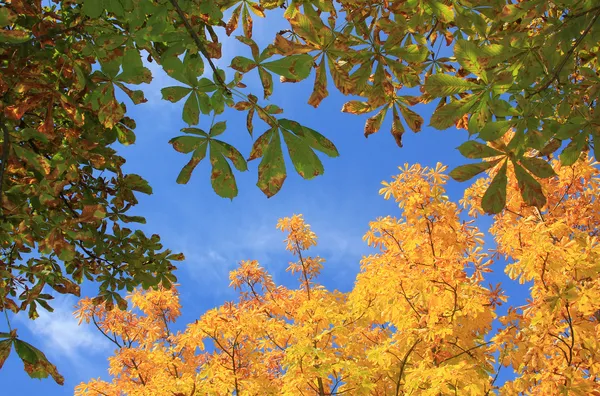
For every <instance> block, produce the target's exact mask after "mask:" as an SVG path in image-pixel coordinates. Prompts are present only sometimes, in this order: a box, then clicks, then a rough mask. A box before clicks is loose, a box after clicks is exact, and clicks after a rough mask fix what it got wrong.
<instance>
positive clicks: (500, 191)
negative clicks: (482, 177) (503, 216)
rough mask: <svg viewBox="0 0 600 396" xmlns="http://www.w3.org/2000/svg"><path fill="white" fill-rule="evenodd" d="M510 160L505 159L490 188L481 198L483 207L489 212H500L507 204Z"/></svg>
mask: <svg viewBox="0 0 600 396" xmlns="http://www.w3.org/2000/svg"><path fill="white" fill-rule="evenodd" d="M507 163H508V160H505V161H504V165H502V167H501V168H500V170H499V171H498V173H496V176H494V178H493V179H492V182H491V183H490V185H489V187H488V189H487V190H486V191H485V193H484V194H483V198H482V199H481V207H482V209H483V210H485V211H486V212H487V213H490V214H496V213H500V212H501V211H502V209H504V207H505V206H506V185H507V183H508V178H507V175H506V170H507Z"/></svg>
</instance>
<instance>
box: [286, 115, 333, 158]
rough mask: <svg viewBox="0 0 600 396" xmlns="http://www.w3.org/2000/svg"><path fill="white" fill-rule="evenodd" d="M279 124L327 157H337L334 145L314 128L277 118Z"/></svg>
mask: <svg viewBox="0 0 600 396" xmlns="http://www.w3.org/2000/svg"><path fill="white" fill-rule="evenodd" d="M279 125H280V126H281V127H283V128H285V129H287V130H289V131H291V132H294V134H296V135H297V136H301V137H302V138H303V139H304V141H305V142H306V143H308V145H309V146H310V147H311V148H313V149H314V150H318V151H320V152H322V153H323V154H326V155H328V156H329V157H337V156H339V155H340V153H339V152H338V150H337V148H336V147H335V145H334V144H333V143H332V142H331V141H330V140H329V139H327V138H326V137H325V136H323V135H321V134H320V133H319V132H317V131H315V130H314V129H311V128H308V127H306V126H303V125H301V124H300V123H298V122H296V121H292V120H288V119H285V118H282V119H280V120H279Z"/></svg>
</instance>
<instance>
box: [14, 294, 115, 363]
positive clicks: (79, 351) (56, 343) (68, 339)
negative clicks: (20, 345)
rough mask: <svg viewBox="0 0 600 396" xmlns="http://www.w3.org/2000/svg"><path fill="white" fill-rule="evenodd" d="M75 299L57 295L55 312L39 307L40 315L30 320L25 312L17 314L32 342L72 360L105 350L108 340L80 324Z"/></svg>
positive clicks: (107, 347) (60, 356) (108, 345)
mask: <svg viewBox="0 0 600 396" xmlns="http://www.w3.org/2000/svg"><path fill="white" fill-rule="evenodd" d="M75 303H76V299H75V298H74V297H71V296H68V297H67V296H59V297H57V298H56V299H55V300H53V301H52V307H53V308H54V312H51V313H50V312H47V311H45V310H44V309H40V310H39V314H40V317H39V318H37V319H36V320H29V319H28V318H27V317H26V316H25V315H18V316H16V318H17V321H19V322H21V323H23V324H24V325H25V326H26V327H27V329H28V330H29V331H30V332H31V333H33V334H34V335H35V336H36V338H37V340H36V342H34V344H35V345H36V346H37V347H39V349H41V350H42V351H44V352H47V353H48V354H49V355H51V356H53V357H55V358H59V359H64V358H66V359H68V360H69V361H70V362H71V363H72V364H77V365H79V364H82V363H86V362H87V360H88V359H89V358H91V357H92V356H93V355H97V354H100V353H106V352H107V351H109V350H110V343H109V342H108V340H106V339H104V338H103V336H102V335H101V334H100V333H99V332H98V331H96V329H94V328H92V327H91V326H84V325H82V326H79V325H78V321H77V319H76V318H75V317H74V316H73V311H74V310H75V308H74V306H75Z"/></svg>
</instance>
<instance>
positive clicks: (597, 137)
mask: <svg viewBox="0 0 600 396" xmlns="http://www.w3.org/2000/svg"><path fill="white" fill-rule="evenodd" d="M592 138H593V139H594V157H595V158H596V162H600V134H593V135H592Z"/></svg>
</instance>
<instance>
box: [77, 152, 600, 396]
mask: <svg viewBox="0 0 600 396" xmlns="http://www.w3.org/2000/svg"><path fill="white" fill-rule="evenodd" d="M553 166H554V169H555V171H556V173H557V176H556V177H552V178H549V179H545V180H543V181H542V182H543V188H544V194H545V195H546V196H547V197H548V202H547V204H546V206H545V207H543V208H540V209H538V208H534V207H529V206H527V205H526V204H525V203H524V201H523V198H522V197H521V195H520V194H519V191H518V186H517V183H518V182H517V180H516V178H515V177H514V174H513V173H511V172H512V171H511V170H510V169H509V172H508V184H509V189H508V190H509V194H508V197H507V207H506V209H505V210H504V211H503V212H502V213H500V214H498V215H497V216H496V217H495V220H494V223H493V225H492V227H491V229H490V233H491V235H492V236H493V238H494V240H495V243H496V245H495V248H494V250H492V251H489V250H488V249H484V235H483V233H482V232H480V231H479V230H478V228H477V227H476V226H475V225H474V218H475V217H477V216H478V215H479V214H480V213H479V212H478V208H480V206H481V205H480V201H481V197H482V196H483V193H484V191H485V190H486V188H487V185H488V184H489V182H490V178H491V177H492V176H493V174H494V172H495V170H491V171H490V178H488V179H487V180H481V181H478V182H477V183H475V184H474V185H473V186H472V187H471V188H469V189H467V191H466V192H465V196H464V199H463V200H461V202H460V205H458V204H456V203H454V202H452V201H450V200H449V198H448V197H447V196H446V195H445V183H446V180H447V176H446V175H445V173H444V172H445V170H446V168H445V167H444V166H442V165H440V164H438V165H437V166H436V167H435V168H433V169H431V168H427V167H422V166H420V165H412V166H409V165H405V166H404V167H402V168H401V169H400V170H401V172H400V174H399V175H398V176H396V177H395V178H394V179H393V180H392V181H391V182H389V183H387V182H386V183H384V187H383V188H382V189H381V191H380V193H381V194H382V195H383V197H384V198H385V199H394V200H395V201H396V202H397V203H398V206H399V208H400V216H398V217H392V216H387V217H383V218H379V219H377V220H376V221H374V222H372V223H371V224H370V229H369V231H368V232H367V233H366V235H365V237H364V239H365V241H366V242H367V243H368V244H369V245H370V246H373V247H375V248H377V249H378V252H377V253H376V254H372V255H369V256H366V257H364V258H363V260H362V262H361V271H360V273H359V274H358V275H357V277H356V281H355V284H354V288H353V290H352V291H350V292H348V293H342V292H339V291H329V290H327V289H326V288H325V287H323V286H322V285H320V284H319V283H318V275H319V272H320V270H321V269H322V267H323V263H324V260H323V259H322V258H320V257H311V256H309V253H308V250H309V249H310V248H311V247H312V246H314V245H316V243H317V237H316V235H315V234H314V233H313V232H312V231H311V229H310V227H309V225H308V224H306V223H305V222H304V219H303V218H302V216H301V215H294V216H292V217H290V218H285V219H281V220H280V221H279V223H278V224H277V228H278V229H280V230H281V231H283V232H286V233H287V238H286V240H285V244H286V248H287V250H289V251H290V252H291V254H293V255H294V257H295V259H296V261H295V262H293V263H291V264H290V265H289V267H288V268H287V270H288V271H290V272H291V273H297V274H298V288H297V289H289V288H286V287H284V286H281V285H277V284H275V282H274V281H273V280H272V278H271V276H270V275H269V274H268V273H267V271H266V270H265V269H264V268H263V267H261V266H260V264H259V263H258V262H257V261H243V262H241V263H240V265H239V267H238V268H237V269H236V270H234V271H232V272H231V273H230V281H231V287H233V288H235V289H236V290H238V291H239V300H238V301H235V302H228V303H226V304H224V305H223V306H221V307H218V308H215V309H212V310H210V311H208V312H206V313H205V314H204V315H202V317H201V318H200V319H199V320H197V321H196V322H194V323H191V324H189V325H188V326H187V328H186V329H185V330H184V331H180V332H175V333H174V332H172V331H170V330H169V324H170V323H172V322H173V321H175V319H176V318H177V316H178V315H179V308H180V306H179V300H178V295H177V292H176V290H175V289H171V290H166V289H158V290H151V291H146V292H141V291H135V292H133V293H132V294H131V295H130V296H129V297H128V298H129V301H130V303H131V307H132V308H131V309H130V310H129V311H119V310H111V311H107V310H105V309H104V307H103V306H95V305H94V304H93V303H92V301H91V300H83V301H81V302H80V306H79V309H78V311H77V312H76V314H77V316H78V317H79V318H80V320H81V321H86V322H93V323H94V324H96V325H97V326H98V327H99V329H100V330H101V331H102V332H103V333H104V334H105V335H106V336H107V337H109V338H111V339H112V340H113V342H114V343H115V344H117V345H118V346H119V349H118V350H117V351H116V352H115V355H114V356H113V357H111V358H110V370H109V372H110V374H111V376H112V380H111V381H110V382H106V381H102V380H99V379H98V380H92V381H90V382H88V383H85V384H81V385H79V386H78V387H77V389H76V395H78V396H83V395H111V396H112V395H115V396H116V395H121V394H123V393H124V394H128V395H167V394H169V395H175V396H183V395H313V394H316V395H323V396H324V395H338V394H348V395H405V394H406V395H408V394H419V395H487V394H497V393H499V394H503V395H514V394H519V393H524V394H532V395H555V394H581V395H590V394H592V395H600V392H599V391H598V389H600V384H599V382H598V381H599V378H600V353H599V352H598V351H600V345H599V341H598V340H599V339H600V323H599V321H600V277H599V276H598V275H599V272H600V260H599V257H598V254H599V253H600V248H599V246H598V241H597V233H598V232H599V228H598V224H599V223H600V208H599V204H598V200H597V198H596V197H597V195H598V192H599V187H600V185H599V179H598V172H599V171H598V168H597V166H596V164H595V163H593V162H592V161H591V160H580V161H579V162H577V163H576V164H575V165H573V166H569V167H561V166H560V164H559V163H558V162H555V163H554V164H553ZM465 218H470V220H468V221H467V220H465ZM499 258H504V259H505V260H506V262H507V263H508V264H507V265H506V267H505V271H506V273H507V274H508V275H509V276H510V277H511V278H512V279H515V280H518V281H519V282H521V283H527V284H528V285H530V297H529V300H528V302H527V304H526V305H525V306H519V307H510V308H509V309H508V313H507V314H506V315H504V316H501V317H499V318H498V319H499V329H493V327H492V325H493V322H494V320H495V319H496V318H497V313H496V311H497V307H498V306H499V305H501V304H502V303H504V302H506V301H507V296H505V295H504V293H503V291H502V289H501V288H500V285H497V286H492V285H490V286H489V287H487V286H485V276H486V273H489V272H491V270H492V269H491V268H492V266H493V265H494V263H496V264H501V261H499V260H497V259H499ZM509 365H510V366H512V368H513V369H514V371H515V373H516V378H515V379H514V380H512V381H507V382H506V383H504V384H498V383H497V378H498V372H499V370H500V369H501V367H502V366H509Z"/></svg>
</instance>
